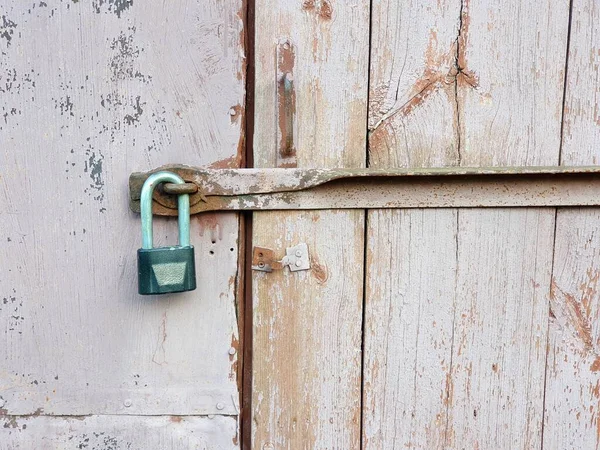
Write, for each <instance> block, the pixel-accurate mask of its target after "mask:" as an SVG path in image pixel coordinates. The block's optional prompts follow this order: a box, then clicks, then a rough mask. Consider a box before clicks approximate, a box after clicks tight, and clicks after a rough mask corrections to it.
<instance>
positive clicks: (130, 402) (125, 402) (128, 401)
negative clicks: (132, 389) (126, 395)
mask: <svg viewBox="0 0 600 450" xmlns="http://www.w3.org/2000/svg"><path fill="white" fill-rule="evenodd" d="M123 405H125V408H129V407H130V406H131V405H133V402H132V401H131V400H130V399H127V400H125V401H124V402H123Z"/></svg>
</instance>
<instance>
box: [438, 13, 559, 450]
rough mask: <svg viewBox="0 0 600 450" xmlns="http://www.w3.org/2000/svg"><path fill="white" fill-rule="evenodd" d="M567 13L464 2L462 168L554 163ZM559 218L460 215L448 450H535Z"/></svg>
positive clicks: (537, 212)
mask: <svg viewBox="0 0 600 450" xmlns="http://www.w3.org/2000/svg"><path fill="white" fill-rule="evenodd" d="M568 10H569V5H568V2H567V1H559V2H552V3H550V2H547V3H542V4H540V3H536V4H535V5H534V4H531V3H527V2H519V3H516V4H511V5H507V4H506V3H504V2H500V1H491V2H486V3H485V4H481V3H476V2H463V5H462V10H461V19H460V21H461V22H460V23H461V32H460V36H459V40H458V52H457V61H458V70H459V74H458V76H457V85H458V90H457V103H458V114H459V120H458V123H459V126H460V135H461V164H462V165H465V166H472V165H476V166H479V165H494V166H525V165H555V164H557V162H558V158H559V149H560V119H561V107H562V90H563V85H564V66H565V60H564V55H565V53H566V36H567V29H568V20H567V19H566V18H567V16H568ZM554 216H555V214H554V210H551V209H543V208H540V209H529V210H519V211H514V210H497V211H492V210H481V211H470V210H465V211H460V213H459V265H458V267H459V268H458V285H457V296H456V299H457V305H456V314H455V317H456V319H455V325H454V345H453V360H452V361H453V362H452V374H451V379H452V386H451V391H452V397H453V402H452V404H451V406H450V408H449V437H452V438H453V439H454V440H453V441H452V442H455V443H461V445H469V446H474V447H476V448H477V447H480V448H489V447H500V448H503V447H511V448H513V447H516V448H539V447H540V446H541V440H542V436H541V430H542V423H543V386H544V373H545V348H544V345H545V343H546V340H547V328H548V320H547V312H548V302H549V298H548V293H549V291H550V284H549V283H550V279H549V276H548V274H549V273H550V271H551V265H552V256H551V255H552V232H553V230H554ZM463 242H464V246H463V245H462V243H463ZM463 252H464V253H463ZM463 255H464V259H463V260H460V259H461V257H463ZM474 424H476V425H475V426H474Z"/></svg>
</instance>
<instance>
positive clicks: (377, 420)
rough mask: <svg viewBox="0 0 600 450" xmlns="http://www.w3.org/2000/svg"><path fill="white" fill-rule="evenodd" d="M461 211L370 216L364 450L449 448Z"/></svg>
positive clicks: (409, 212)
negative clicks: (449, 395) (449, 387)
mask: <svg viewBox="0 0 600 450" xmlns="http://www.w3.org/2000/svg"><path fill="white" fill-rule="evenodd" d="M456 223H457V211H456V210H435V211H424V210H415V211H412V210H396V211H382V210H373V211H369V218H368V234H367V243H368V244H367V246H368V247H367V248H368V250H367V251H368V253H367V271H368V273H367V281H366V292H367V294H368V296H367V303H366V310H365V347H364V352H365V364H364V366H365V373H364V379H365V382H364V389H365V392H364V400H363V401H364V405H363V408H364V412H363V415H364V430H365V431H364V444H365V448H373V449H382V448H403V447H407V448H445V442H446V439H445V433H446V408H447V402H448V398H447V395H446V388H447V386H446V385H447V383H448V381H449V380H448V376H449V373H450V364H451V359H452V358H451V354H452V321H453V318H454V303H455V299H454V298H453V296H454V289H455V286H456V252H457V248H456V246H457V241H456Z"/></svg>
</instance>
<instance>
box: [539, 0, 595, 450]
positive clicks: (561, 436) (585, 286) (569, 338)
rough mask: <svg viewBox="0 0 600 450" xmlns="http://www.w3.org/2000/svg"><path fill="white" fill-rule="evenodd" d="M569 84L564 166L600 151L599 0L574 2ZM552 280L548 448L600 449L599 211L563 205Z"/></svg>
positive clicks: (592, 157)
mask: <svg viewBox="0 0 600 450" xmlns="http://www.w3.org/2000/svg"><path fill="white" fill-rule="evenodd" d="M571 14H572V15H571V34H570V44H569V53H568V72H567V79H566V84H565V87H566V90H565V109H564V127H563V141H562V144H563V145H562V158H561V164H563V165H583V164H598V161H599V156H600V153H599V152H600V145H599V144H600V79H599V75H598V73H599V72H598V67H599V65H600V36H598V33H597V24H598V20H600V6H599V5H598V3H597V2H594V1H574V2H573V8H572V13H571ZM556 220H557V223H556V249H555V256H554V271H553V278H552V292H551V302H552V303H551V312H550V329H549V354H548V366H547V370H548V374H547V384H546V411H545V427H544V442H543V448H544V449H545V450H551V449H575V448H589V449H598V448H600V420H599V416H598V414H599V411H598V410H599V405H600V403H599V402H600V393H599V389H600V375H599V372H598V371H599V369H600V362H598V361H599V358H598V356H599V355H600V350H599V345H600V331H599V329H598V323H599V320H598V318H599V315H600V297H599V295H598V289H597V284H598V270H599V267H600V254H599V253H600V214H599V211H598V210H597V209H596V208H594V209H587V208H568V209H559V210H558V212H557V219H556Z"/></svg>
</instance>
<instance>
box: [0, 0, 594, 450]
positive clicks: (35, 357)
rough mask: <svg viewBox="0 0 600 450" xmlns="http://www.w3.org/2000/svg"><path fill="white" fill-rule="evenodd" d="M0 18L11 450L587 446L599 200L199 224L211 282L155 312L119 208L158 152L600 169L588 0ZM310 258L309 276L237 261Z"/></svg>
mask: <svg viewBox="0 0 600 450" xmlns="http://www.w3.org/2000/svg"><path fill="white" fill-rule="evenodd" d="M246 11H247V12H248V13H249V14H248V15H247V17H246V14H245V13H246ZM0 17H1V18H2V19H1V20H2V21H1V22H0V46H1V48H2V58H1V59H0V67H1V68H2V72H1V76H2V82H1V84H0V94H1V97H0V106H1V107H2V108H3V109H2V118H0V186H1V188H2V189H1V191H0V192H2V195H0V269H1V272H0V300H1V301H2V303H1V304H0V321H1V323H2V326H3V329H2V330H3V332H4V334H3V336H4V339H3V345H2V346H1V349H0V361H2V364H1V366H0V403H1V405H0V414H1V415H2V418H1V419H2V421H3V427H2V428H0V449H3V450H4V449H7V450H8V449H10V450H12V449H15V448H19V449H30V448H43V449H45V448H49V449H59V448H60V449H62V448H69V449H71V448H73V449H76V448H97V449H121V448H123V449H171V448H173V449H188V448H209V449H213V448H215V449H217V448H219V449H220V448H239V447H240V446H243V447H245V448H255V449H260V450H269V449H297V448H306V449H312V448H322V449H358V448H365V449H394V448H415V449H463V448H464V449H561V450H562V449H578V448H582V449H588V448H589V449H593V448H598V447H599V446H600V438H599V436H600V433H599V430H600V420H599V418H598V408H599V407H600V403H599V399H600V394H599V392H600V387H599V386H600V362H599V361H600V359H599V355H600V349H599V346H600V336H599V333H600V331H599V330H598V326H597V322H598V315H599V313H600V300H599V297H598V294H597V292H596V291H597V282H598V273H599V270H600V269H599V267H600V213H599V211H598V209H597V208H587V209H585V208H554V207H548V206H547V207H544V206H541V207H536V208H487V209H473V208H470V209H469V208H442V209H396V210H389V209H385V210H384V209H381V210H379V209H371V210H361V209H353V210H333V209H332V210H327V209H325V210H322V211H310V212H307V211H291V212H289V211H288V212H283V211H275V212H273V211H270V212H267V211H259V212H255V213H253V214H252V218H251V224H252V226H251V228H250V227H249V226H245V225H244V224H242V223H241V222H242V221H241V220H240V219H239V217H238V216H237V215H236V214H235V213H227V214H223V213H218V214H217V213H209V214H203V215H199V216H194V218H193V227H192V230H193V231H192V243H193V244H194V245H195V246H196V258H197V265H198V268H199V270H198V276H199V280H198V281H199V282H198V285H199V288H198V290H197V291H195V292H193V293H188V294H183V295H178V296H170V297H168V298H162V299H146V298H141V297H139V296H138V295H137V294H136V286H135V271H136V269H135V251H136V249H137V248H138V247H139V242H140V240H139V218H138V216H136V215H135V214H132V213H129V212H128V207H127V201H128V198H127V190H126V180H127V177H128V175H129V173H131V172H133V171H138V170H147V169H153V168H155V167H158V166H161V165H163V164H168V163H183V164H189V165H198V166H210V167H213V168H228V167H229V168H236V167H241V166H244V165H246V166H254V167H255V168H260V169H264V168H273V167H286V168H291V167H299V168H310V167H323V168H325V167H348V168H362V167H368V168H398V167H413V168H414V167H448V166H456V167H481V166H496V167H507V166H538V165H547V166H559V165H589V164H597V162H598V143H599V141H600V119H599V116H598V110H600V109H599V108H600V106H599V105H600V99H599V98H598V95H599V94H598V92H599V90H600V89H599V81H598V77H597V71H598V66H599V61H600V50H599V49H600V38H599V37H598V36H599V35H600V34H599V33H597V32H595V31H597V30H596V29H595V27H596V26H597V25H596V23H597V22H598V20H599V19H600V9H599V7H598V5H597V2H596V1H595V0H572V1H571V2H570V3H569V2H567V1H566V0H560V1H558V2H542V3H540V2H537V3H531V2H525V1H516V2H512V3H510V4H507V3H506V2H500V1H498V0H486V1H485V2H480V3H478V4H475V3H474V2H470V1H469V0H451V1H438V2H417V1H403V2H386V1H383V0H372V1H370V2H367V1H359V0H346V1H341V0H305V1H302V0H277V1H273V0H247V1H245V2H244V1H242V0H225V1H223V0H219V1H216V0H214V1H208V2H200V1H191V0H181V1H177V2H161V3H159V2H147V3H141V2H138V1H133V0H123V1H121V0H90V1H75V0H72V1H67V0H46V1H40V2H30V3H23V2H19V1H17V0H9V1H6V2H4V4H2V5H0ZM246 37H247V38H248V39H246ZM246 55H247V57H246ZM247 67H248V78H249V83H248V86H245V84H246V72H247ZM246 99H247V100H249V102H246ZM246 117H248V118H249V119H250V120H248V121H246V120H245V118H246ZM244 130H246V131H248V132H249V133H248V135H247V138H248V139H247V141H245V139H244ZM244 151H245V154H244ZM244 156H245V157H246V159H245V158H244ZM248 223H250V221H248ZM155 227H156V230H155V234H156V240H157V241H158V242H157V243H158V244H162V243H166V242H173V241H175V239H176V236H175V226H174V223H173V221H172V220H171V221H168V220H164V219H160V220H158V219H157V222H156V225H155ZM244 231H245V232H246V233H245V232H244ZM300 242H304V243H307V244H308V246H309V249H310V255H311V263H312V267H311V270H309V271H302V272H295V273H290V272H288V271H274V272H272V273H265V272H260V271H252V272H250V270H249V260H248V259H247V258H246V260H245V261H243V260H244V258H243V255H244V254H246V256H248V255H249V254H250V251H251V249H252V246H260V247H268V248H272V249H274V250H275V251H277V252H280V253H282V252H283V251H284V249H285V248H286V247H291V246H293V245H296V244H298V243H300ZM240 255H241V256H240ZM244 268H245V269H246V271H244V270H243V269H244ZM244 275H247V276H244ZM243 285H245V289H242V287H243ZM244 290H245V292H244ZM242 294H246V295H242ZM244 298H246V299H247V301H246V302H245V304H243V303H244ZM239 329H242V330H244V333H243V334H244V336H245V339H244V340H243V350H244V352H245V355H247V356H248V357H249V356H252V358H251V360H250V358H245V359H246V363H247V364H245V365H244V379H243V380H242V381H243V392H242V394H243V399H244V401H243V402H242V404H241V405H239V402H238V398H239V394H240V389H239V388H238V386H239V384H238V365H239V360H240V359H239V357H240V354H241V350H242V349H241V348H240V345H238V342H239V339H240V338H241V333H240V332H239V331H238V330H239ZM250 363H251V364H250ZM240 413H241V416H240ZM240 417H241V420H240ZM240 428H241V433H240Z"/></svg>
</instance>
